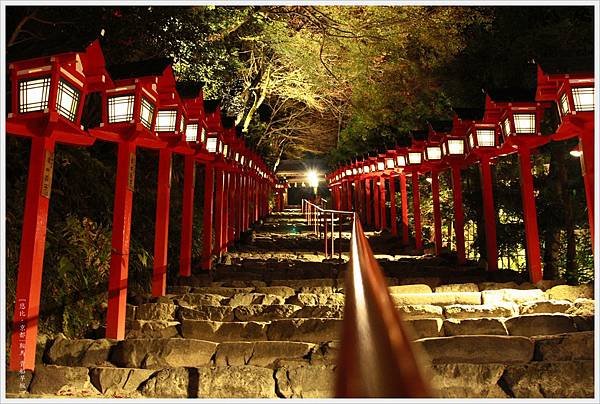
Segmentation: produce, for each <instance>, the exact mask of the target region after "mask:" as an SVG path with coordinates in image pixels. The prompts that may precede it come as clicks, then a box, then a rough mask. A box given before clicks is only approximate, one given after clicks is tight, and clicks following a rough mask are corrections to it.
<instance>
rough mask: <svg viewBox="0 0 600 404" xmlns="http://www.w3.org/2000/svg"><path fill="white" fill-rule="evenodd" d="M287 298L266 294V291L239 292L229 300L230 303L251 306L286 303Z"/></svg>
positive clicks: (233, 305)
mask: <svg viewBox="0 0 600 404" xmlns="http://www.w3.org/2000/svg"><path fill="white" fill-rule="evenodd" d="M284 303H285V299H284V298H283V297H281V296H277V295H265V294H264V293H239V294H237V295H234V296H233V297H232V298H231V299H230V300H229V303H228V304H229V305H230V306H232V307H236V306H249V305H251V304H284Z"/></svg>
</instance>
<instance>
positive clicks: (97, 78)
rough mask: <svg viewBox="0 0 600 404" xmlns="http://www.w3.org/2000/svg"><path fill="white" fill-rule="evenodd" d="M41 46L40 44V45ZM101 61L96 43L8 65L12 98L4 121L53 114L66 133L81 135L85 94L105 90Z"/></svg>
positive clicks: (99, 50) (104, 76) (100, 52)
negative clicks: (56, 116)
mask: <svg viewBox="0 0 600 404" xmlns="http://www.w3.org/2000/svg"><path fill="white" fill-rule="evenodd" d="M42 46H43V44H42ZM104 65H105V61H104V57H103V55H102V49H101V48H100V42H99V41H98V40H96V41H93V42H92V43H90V44H89V45H87V46H86V48H85V50H81V51H75V52H65V53H60V54H55V55H52V56H42V57H38V58H33V59H28V60H22V61H15V62H12V63H10V64H9V65H8V70H9V74H10V85H11V91H10V93H11V94H12V97H11V99H10V101H9V102H10V103H11V104H10V106H11V108H7V109H9V110H10V111H11V112H10V113H9V114H8V118H9V119H10V118H12V117H13V116H14V115H23V117H24V118H25V117H26V118H27V119H38V118H44V119H45V114H48V113H53V112H55V113H56V114H57V115H58V117H59V122H60V124H61V125H62V124H66V125H67V126H68V129H67V128H64V127H63V128H61V129H65V130H67V131H70V130H73V129H74V130H75V131H76V132H77V134H81V129H82V128H81V126H80V123H81V115H82V112H83V104H84V102H83V101H84V99H85V96H86V93H90V92H96V91H103V90H104V89H105V87H107V86H108V83H107V80H106V79H107V76H108V74H107V72H106V70H105V67H104Z"/></svg>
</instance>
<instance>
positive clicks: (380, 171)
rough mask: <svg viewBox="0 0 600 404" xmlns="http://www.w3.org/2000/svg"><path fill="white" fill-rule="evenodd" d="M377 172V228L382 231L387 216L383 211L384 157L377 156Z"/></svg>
mask: <svg viewBox="0 0 600 404" xmlns="http://www.w3.org/2000/svg"><path fill="white" fill-rule="evenodd" d="M377 172H378V174H379V178H378V184H379V190H378V193H379V205H378V210H379V227H378V228H379V229H380V230H382V231H383V230H385V228H386V227H387V217H386V216H387V214H386V209H385V200H386V195H385V155H379V158H378V159H377Z"/></svg>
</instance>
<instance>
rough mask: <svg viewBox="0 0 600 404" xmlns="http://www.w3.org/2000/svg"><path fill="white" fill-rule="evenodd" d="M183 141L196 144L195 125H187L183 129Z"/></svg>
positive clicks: (196, 129)
mask: <svg viewBox="0 0 600 404" xmlns="http://www.w3.org/2000/svg"><path fill="white" fill-rule="evenodd" d="M203 129H204V128H203ZM185 140H186V141H188V142H196V141H197V140H198V124H197V123H188V125H187V126H186V128H185Z"/></svg>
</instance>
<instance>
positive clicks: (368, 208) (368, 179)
mask: <svg viewBox="0 0 600 404" xmlns="http://www.w3.org/2000/svg"><path fill="white" fill-rule="evenodd" d="M371 172H372V167H371V163H370V161H369V160H366V164H365V165H364V166H363V174H364V176H365V183H364V188H365V220H366V223H367V226H369V227H370V226H371V225H372V224H373V200H372V198H371V183H373V179H372V178H373V177H372V176H371V175H370V173H371Z"/></svg>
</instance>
